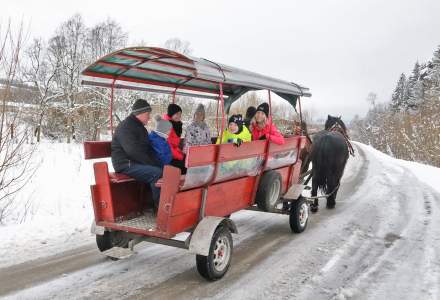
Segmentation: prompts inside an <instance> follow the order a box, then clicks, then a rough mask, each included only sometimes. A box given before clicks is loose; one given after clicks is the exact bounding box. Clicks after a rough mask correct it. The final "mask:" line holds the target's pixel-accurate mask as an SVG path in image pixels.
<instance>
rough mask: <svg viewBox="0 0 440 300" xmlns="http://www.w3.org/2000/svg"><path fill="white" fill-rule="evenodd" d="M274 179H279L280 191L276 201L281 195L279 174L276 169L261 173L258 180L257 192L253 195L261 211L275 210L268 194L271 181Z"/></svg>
mask: <svg viewBox="0 0 440 300" xmlns="http://www.w3.org/2000/svg"><path fill="white" fill-rule="evenodd" d="M275 180H278V181H279V186H280V191H279V194H278V198H277V201H278V200H279V199H280V196H281V187H282V183H281V175H280V173H278V172H276V171H272V170H270V171H267V172H266V173H264V174H263V176H262V177H261V180H260V184H259V185H258V190H257V194H256V195H255V202H256V203H257V206H258V208H259V209H261V210H263V211H269V212H273V211H274V210H275V206H273V207H272V205H271V204H270V194H271V191H272V188H273V186H274V185H273V183H274V181H275Z"/></svg>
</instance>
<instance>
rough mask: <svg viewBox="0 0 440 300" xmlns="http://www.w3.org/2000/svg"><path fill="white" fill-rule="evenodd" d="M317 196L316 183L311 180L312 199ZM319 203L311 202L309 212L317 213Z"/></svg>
mask: <svg viewBox="0 0 440 300" xmlns="http://www.w3.org/2000/svg"><path fill="white" fill-rule="evenodd" d="M317 194H318V183H317V182H316V180H314V179H313V178H312V197H316V195H317ZM318 208H319V202H318V199H315V200H313V204H311V205H310V210H311V211H312V212H313V213H315V212H318Z"/></svg>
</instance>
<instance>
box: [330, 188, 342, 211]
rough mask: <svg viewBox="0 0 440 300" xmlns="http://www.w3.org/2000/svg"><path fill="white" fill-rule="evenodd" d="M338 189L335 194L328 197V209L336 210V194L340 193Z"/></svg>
mask: <svg viewBox="0 0 440 300" xmlns="http://www.w3.org/2000/svg"><path fill="white" fill-rule="evenodd" d="M338 189H339V188H337V189H336V190H335V191H334V193H333V194H331V195H330V196H328V197H327V208H328V209H332V208H335V206H336V194H337V193H338Z"/></svg>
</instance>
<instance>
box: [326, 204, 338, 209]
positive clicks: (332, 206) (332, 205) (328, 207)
mask: <svg viewBox="0 0 440 300" xmlns="http://www.w3.org/2000/svg"><path fill="white" fill-rule="evenodd" d="M335 206H336V204H327V209H333V208H335Z"/></svg>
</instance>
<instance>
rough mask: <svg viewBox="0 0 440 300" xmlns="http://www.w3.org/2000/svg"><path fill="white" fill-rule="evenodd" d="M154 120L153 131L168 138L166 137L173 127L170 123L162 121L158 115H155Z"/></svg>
mask: <svg viewBox="0 0 440 300" xmlns="http://www.w3.org/2000/svg"><path fill="white" fill-rule="evenodd" d="M154 119H155V120H156V128H155V129H154V131H156V132H157V133H159V134H162V135H165V136H167V137H168V135H169V134H170V131H171V128H172V127H173V126H172V125H171V122H170V121H167V120H164V119H162V118H161V116H159V115H156V116H155V117H154Z"/></svg>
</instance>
